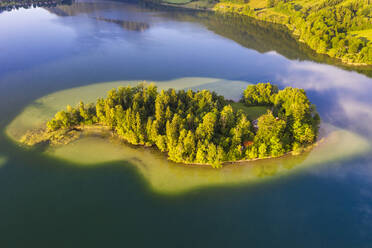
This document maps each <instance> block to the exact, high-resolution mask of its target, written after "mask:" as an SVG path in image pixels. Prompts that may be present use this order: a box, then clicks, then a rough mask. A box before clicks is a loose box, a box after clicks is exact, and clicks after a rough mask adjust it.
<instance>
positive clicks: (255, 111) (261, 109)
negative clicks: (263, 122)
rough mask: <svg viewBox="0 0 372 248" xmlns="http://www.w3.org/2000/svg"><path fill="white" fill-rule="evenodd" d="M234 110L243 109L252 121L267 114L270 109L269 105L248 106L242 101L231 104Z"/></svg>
mask: <svg viewBox="0 0 372 248" xmlns="http://www.w3.org/2000/svg"><path fill="white" fill-rule="evenodd" d="M231 106H232V107H233V108H234V110H239V109H241V110H243V111H244V113H245V114H246V115H247V116H248V118H249V120H250V121H253V120H255V119H257V118H258V117H260V116H261V115H263V114H265V113H266V112H267V110H268V109H269V108H268V107H267V106H253V107H247V106H245V105H244V104H243V103H241V102H234V103H232V104H231Z"/></svg>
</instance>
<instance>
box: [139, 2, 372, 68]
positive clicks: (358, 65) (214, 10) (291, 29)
mask: <svg viewBox="0 0 372 248" xmlns="http://www.w3.org/2000/svg"><path fill="white" fill-rule="evenodd" d="M144 2H145V3H149V4H152V5H155V6H162V7H168V8H169V7H170V8H176V9H183V10H194V11H204V12H210V13H214V14H220V15H231V16H234V15H237V16H246V17H249V18H252V19H254V20H258V21H262V22H265V23H271V24H277V25H282V26H283V27H285V28H286V29H287V31H288V33H289V34H290V35H291V36H293V37H294V38H295V39H296V41H297V42H299V43H302V44H305V45H306V46H307V47H308V48H309V49H311V51H313V52H314V53H316V54H319V55H326V56H328V57H329V58H331V59H334V60H335V62H336V61H337V63H339V64H340V65H343V66H345V67H349V68H352V67H355V68H358V69H363V68H366V69H371V70H372V64H367V63H360V62H349V61H346V60H345V59H342V58H340V57H335V56H331V55H330V54H328V53H320V52H317V51H316V50H314V49H313V48H311V47H310V46H309V45H308V44H307V43H306V42H305V41H304V40H301V39H299V36H298V35H297V34H296V27H291V26H290V25H289V24H286V23H283V22H280V21H275V20H273V19H270V18H268V16H266V15H262V16H257V15H246V14H241V13H236V12H232V11H223V10H222V11H219V10H217V8H216V7H217V5H220V8H221V7H224V5H223V3H217V4H215V5H213V6H212V7H207V8H196V7H193V6H188V5H187V4H189V3H191V2H189V3H186V4H172V3H166V2H158V3H156V2H151V1H144ZM279 19H280V18H279Z"/></svg>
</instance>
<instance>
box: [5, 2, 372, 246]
mask: <svg viewBox="0 0 372 248" xmlns="http://www.w3.org/2000/svg"><path fill="white" fill-rule="evenodd" d="M0 30H1V31H2V35H1V36H0V65H1V66H0V114H1V118H0V130H1V134H0V199H1V204H0V220H1V221H0V247H6V248H8V247H17V248H18V247H20V248H23V247H37V248H40V247H309V248H312V247H345V248H350V247H358V248H359V247H366V248H369V247H371V244H372V239H371V235H370V234H371V233H372V224H371V223H372V194H371V193H370V192H371V188H372V176H371V175H372V174H371V173H372V157H371V145H370V144H371V137H372V128H371V125H370V123H372V111H371V109H372V100H371V98H370V92H372V79H371V78H370V77H369V76H370V75H371V74H370V71H371V70H370V69H368V68H361V69H360V68H358V69H356V68H346V67H345V66H342V65H340V64H338V63H337V62H336V61H333V60H331V59H329V58H326V57H324V56H320V55H316V54H313V53H312V52H311V51H309V49H307V48H306V47H304V46H303V45H302V44H298V43H296V42H295V40H294V39H293V38H291V37H290V36H289V35H288V34H286V33H285V31H284V30H282V28H280V27H277V26H273V25H265V24H263V23H259V22H256V21H252V20H249V19H246V18H231V17H230V18H229V17H216V16H213V15H211V14H208V13H190V12H185V11H177V10H172V11H168V10H164V9H158V8H154V7H151V8H150V7H140V6H139V5H132V4H125V3H120V2H111V1H78V2H76V3H74V4H72V5H70V6H67V5H66V6H57V7H51V8H32V9H27V10H26V9H19V10H13V11H10V12H2V13H0ZM143 80H146V81H148V82H151V81H155V82H157V83H158V85H159V87H164V88H168V87H173V88H177V89H182V88H193V89H212V90H215V91H217V92H218V93H219V94H223V95H225V96H226V97H227V98H231V99H238V98H239V96H240V93H241V91H242V89H244V88H245V87H246V85H247V84H248V83H257V82H259V81H263V82H265V81H272V82H273V83H275V84H278V85H279V86H280V87H286V86H293V87H301V88H304V89H305V90H306V91H307V92H308V95H309V98H310V99H311V101H312V102H313V103H315V104H316V105H317V108H318V111H319V113H320V114H321V118H322V120H323V124H322V137H325V139H324V141H323V142H322V143H320V144H319V145H318V146H317V147H315V148H314V149H313V150H312V151H310V152H308V153H304V154H302V155H300V156H287V157H283V158H279V159H275V160H261V161H255V162H251V163H246V164H241V165H228V166H226V167H225V168H223V169H221V170H214V169H211V168H209V167H191V166H183V165H179V164H174V163H171V162H169V161H167V160H166V158H165V157H164V155H163V154H161V153H159V152H157V151H154V150H151V149H144V148H138V147H133V146H128V145H124V144H121V143H119V142H117V141H116V140H109V139H104V138H102V137H97V136H94V135H89V134H87V135H86V136H84V138H82V139H80V140H77V141H75V142H73V143H71V144H69V145H67V146H62V147H55V148H45V147H44V148H25V147H22V146H20V145H19V144H17V143H16V142H15V140H16V139H18V138H19V137H20V136H22V134H23V133H24V131H25V130H27V129H29V128H32V127H37V126H39V125H42V124H43V122H44V121H45V120H46V119H47V118H50V116H52V115H53V114H54V113H55V111H56V110H59V109H60V108H63V107H64V106H65V105H66V104H71V105H74V104H76V103H77V102H78V101H79V100H84V101H85V102H90V101H94V100H95V99H96V98H97V97H98V96H102V95H104V94H105V92H106V91H107V90H108V89H111V88H113V87H117V86H118V85H125V84H128V83H132V84H133V83H135V82H138V81H143Z"/></svg>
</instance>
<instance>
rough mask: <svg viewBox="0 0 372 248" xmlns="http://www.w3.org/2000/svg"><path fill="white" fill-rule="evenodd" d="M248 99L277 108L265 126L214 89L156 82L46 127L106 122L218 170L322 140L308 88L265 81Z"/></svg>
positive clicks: (138, 140) (139, 141)
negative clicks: (179, 87)
mask: <svg viewBox="0 0 372 248" xmlns="http://www.w3.org/2000/svg"><path fill="white" fill-rule="evenodd" d="M241 101H242V102H244V103H245V104H246V105H247V106H257V105H267V106H268V107H269V108H270V109H271V110H270V111H268V112H267V114H264V115H262V116H261V117H259V118H258V120H257V126H258V128H257V127H255V126H254V125H252V124H251V122H250V121H249V116H247V115H246V114H244V112H243V111H242V110H237V111H236V110H234V109H233V108H232V106H231V105H229V101H227V100H225V99H224V97H223V96H219V95H217V94H216V93H214V92H210V91H207V90H203V91H197V92H194V91H192V90H188V91H184V90H180V91H175V90H174V89H169V90H167V91H164V90H162V91H161V92H158V89H157V87H156V86H155V85H154V84H150V85H148V86H145V85H144V84H140V85H138V86H136V87H130V86H128V87H120V88H118V89H113V90H111V91H109V92H108V95H107V97H106V98H104V99H103V98H100V99H98V100H97V102H96V103H95V104H89V105H86V104H84V103H82V102H80V103H79V105H78V106H77V107H75V108H73V107H71V106H68V107H67V110H66V111H60V112H58V113H57V114H56V115H55V117H54V118H53V119H52V120H50V121H49V122H48V123H47V129H48V131H49V132H50V131H56V130H59V129H69V128H72V127H75V126H77V125H92V124H101V125H105V126H109V127H111V128H112V129H113V130H114V131H115V132H116V134H117V135H118V136H119V137H121V138H123V139H125V140H126V141H128V142H129V143H131V144H136V145H146V146H156V147H157V148H158V149H159V150H160V151H162V152H167V153H168V156H169V159H171V160H173V161H175V162H183V163H201V164H211V165H213V166H215V167H218V166H220V165H221V163H223V162H225V161H237V160H242V159H255V158H265V157H270V156H271V157H276V156H281V155H283V154H285V153H286V152H289V151H291V150H293V149H298V148H300V147H303V146H307V145H309V144H311V143H313V142H314V141H315V140H316V136H317V132H318V125H319V116H318V114H317V113H316V111H315V109H314V108H313V107H312V106H311V104H310V102H309V100H308V98H307V97H306V94H305V92H304V91H303V90H300V89H295V88H286V89H284V90H278V88H277V87H276V86H274V85H271V84H270V83H266V84H263V83H260V84H258V85H255V86H248V88H247V89H246V90H245V92H244V96H243V97H242V100H241Z"/></svg>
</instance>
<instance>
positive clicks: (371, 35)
mask: <svg viewBox="0 0 372 248" xmlns="http://www.w3.org/2000/svg"><path fill="white" fill-rule="evenodd" d="M352 34H353V35H355V36H357V37H361V38H366V39H367V40H369V41H372V29H367V30H361V31H354V32H352Z"/></svg>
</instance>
